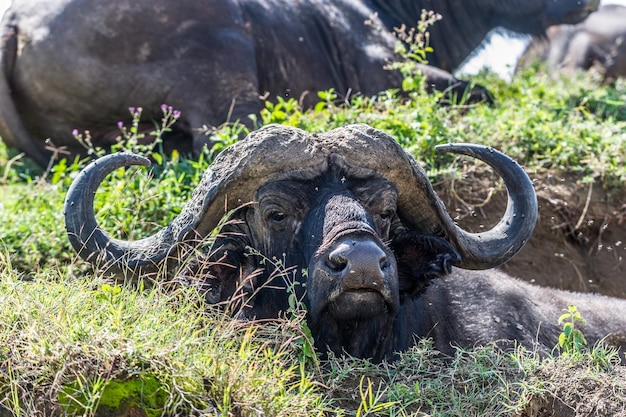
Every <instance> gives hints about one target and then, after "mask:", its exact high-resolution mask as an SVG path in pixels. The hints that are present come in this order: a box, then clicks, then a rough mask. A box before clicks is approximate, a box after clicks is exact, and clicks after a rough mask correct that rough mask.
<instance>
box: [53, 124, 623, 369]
mask: <svg viewBox="0 0 626 417" xmlns="http://www.w3.org/2000/svg"><path fill="white" fill-rule="evenodd" d="M439 150H440V151H444V152H453V153H457V154H465V155H469V156H471V157H474V158H477V159H479V160H481V161H484V162H485V163H487V164H488V165H490V166H491V167H492V168H493V169H494V170H495V172H497V173H498V174H499V175H500V176H501V177H502V179H503V182H504V184H505V186H506V189H507V191H508V196H509V197H508V204H507V208H506V211H505V213H504V214H503V216H502V218H501V219H500V220H499V223H498V224H497V225H496V226H494V227H493V228H491V229H490V230H487V231H483V232H481V233H477V234H475V233H471V232H468V231H466V230H464V229H462V228H461V227H459V226H457V225H456V224H455V223H454V221H453V220H452V218H451V217H450V215H449V214H448V212H447V211H446V209H445V207H444V204H443V203H442V201H441V200H440V199H439V197H438V196H437V194H436V193H435V192H434V191H433V188H432V186H431V184H430V182H429V181H428V178H427V176H426V174H425V173H424V172H423V171H422V169H421V168H420V167H419V166H418V164H417V162H416V161H415V160H414V159H413V158H412V157H411V156H410V155H409V154H407V153H406V152H405V151H404V150H403V149H402V148H401V147H400V145H398V144H397V142H395V140H394V139H393V138H391V137H390V136H388V135H386V134H385V133H383V132H381V131H379V130H376V129H373V128H371V127H369V126H366V125H349V126H345V127H343V128H338V129H335V130H332V131H329V132H327V133H322V134H308V133H305V132H304V131H302V130H300V129H296V128H291V127H284V126H278V125H270V126H266V127H263V128H261V129H259V130H257V131H255V132H253V133H251V134H250V135H249V136H248V137H247V138H246V139H245V140H243V141H240V142H238V143H236V144H235V145H233V146H231V147H229V148H227V149H226V150H225V151H223V153H222V154H220V155H219V156H218V157H217V159H216V160H215V162H214V163H213V164H212V165H211V166H210V167H209V168H208V169H207V171H206V172H205V174H204V176H203V178H202V180H201V182H200V184H199V185H198V187H197V188H196V190H195V191H194V193H193V195H192V197H191V199H190V201H189V202H188V203H187V204H186V205H185V206H184V208H183V209H182V211H181V213H180V214H179V215H178V216H177V217H176V218H175V219H174V220H173V221H172V223H171V224H169V225H168V226H166V227H164V228H163V229H161V230H160V231H159V232H157V233H156V234H154V235H152V236H149V237H146V238H144V239H141V240H137V241H124V240H118V239H114V238H111V237H110V236H109V235H108V234H107V233H106V232H105V231H103V230H102V229H101V227H100V226H99V225H98V223H97V221H96V219H95V216H94V208H93V203H94V194H95V192H96V190H97V188H98V186H99V184H100V183H101V182H102V180H103V179H104V178H105V177H106V175H108V173H110V172H112V171H113V170H114V169H117V168H119V167H122V166H130V165H148V164H149V162H148V160H146V159H145V158H142V157H138V156H136V155H134V154H129V153H117V154H110V155H107V156H105V157H103V158H101V159H98V160H96V161H94V162H92V163H91V164H90V165H88V166H87V167H86V168H85V169H84V170H83V171H82V172H81V173H80V174H79V175H78V176H77V177H76V179H75V180H74V182H73V184H72V185H71V187H70V189H69V190H68V193H67V196H66V201H65V219H66V227H67V233H68V236H69V239H70V241H71V243H72V246H73V247H74V249H75V250H76V251H77V252H78V253H79V255H80V256H81V257H82V258H84V259H86V260H88V261H89V262H92V263H94V264H98V265H101V266H102V267H105V268H106V269H107V270H108V271H111V272H114V273H116V274H117V275H118V276H120V277H123V278H124V279H127V280H136V279H146V278H147V277H150V278H151V279H159V280H174V281H176V282H182V283H184V284H186V285H193V286H195V287H197V288H199V289H200V290H201V291H202V293H203V294H204V297H205V299H206V301H207V303H209V304H216V305H224V304H228V305H232V304H234V305H236V306H238V307H237V308H235V310H236V312H237V314H238V316H239V317H242V318H259V319H260V318H275V317H279V316H280V315H281V314H282V313H284V312H286V311H288V308H289V296H290V294H295V295H296V296H297V297H298V299H302V300H303V302H304V304H305V305H306V310H307V321H308V323H309V326H310V328H311V331H312V334H313V337H314V340H315V346H316V348H317V349H318V350H319V351H320V352H321V353H324V352H328V351H331V352H334V353H336V354H341V353H343V352H346V353H348V354H350V355H353V356H356V357H362V358H370V359H372V360H374V361H381V360H384V359H390V358H393V357H394V353H395V352H398V351H402V350H405V349H407V348H409V347H410V346H412V345H413V344H414V343H415V340H416V338H425V337H432V338H433V340H434V344H435V346H436V348H437V349H438V350H440V351H441V352H444V353H447V354H451V353H452V352H453V349H454V346H473V345H475V344H477V343H485V342H493V341H502V342H501V343H502V346H504V347H506V346H508V344H507V342H505V341H516V342H517V343H520V344H522V345H524V346H527V347H529V348H533V349H537V350H538V351H539V352H547V351H549V350H550V349H552V348H553V347H554V346H555V344H556V341H557V339H558V334H559V331H560V329H559V328H558V326H557V323H556V319H557V318H558V317H559V315H560V314H561V313H562V311H563V309H565V308H567V306H568V305H570V304H575V305H577V306H578V307H579V308H580V310H582V311H583V312H584V315H585V316H586V318H587V320H588V323H589V326H588V327H587V328H585V334H586V336H587V339H588V340H589V343H595V342H597V341H599V340H601V339H602V338H603V337H605V336H607V335H609V334H611V336H610V339H607V340H608V341H612V342H614V344H615V345H617V346H619V347H621V348H624V347H626V338H625V337H624V336H625V335H626V333H625V331H626V317H624V315H623V314H620V312H624V311H626V300H620V299H615V298H609V297H604V296H598V295H589V294H576V293H570V292H565V291H559V290H555V289H546V288H539V287H535V286H532V285H530V284H527V283H524V282H522V281H519V280H517V279H515V278H512V277H510V276H508V275H506V274H504V273H503V272H500V271H498V270H496V269H493V268H495V267H496V266H498V265H500V264H502V263H503V262H506V261H507V260H508V259H510V258H511V257H513V256H514V255H515V254H516V253H517V252H518V251H519V250H520V249H521V248H522V247H523V246H524V244H525V242H526V241H527V240H528V239H529V237H530V236H531V234H532V232H533V229H534V226H535V223H536V220H537V200H536V196H535V191H534V188H533V185H532V183H531V181H530V179H529V178H528V176H527V175H526V173H525V172H524V170H523V168H521V167H520V166H519V165H518V164H517V163H516V162H515V161H513V160H512V159H511V158H509V157H507V156H505V155H504V154H502V153H500V152H499V151H496V150H494V149H492V148H488V147H484V146H480V145H473V144H450V145H442V146H440V147H439ZM227 213H228V218H227V221H224V220H223V217H224V216H225V215H226V214H227ZM220 224H221V225H222V226H221V228H220V230H219V233H218V234H217V235H215V236H214V235H213V231H214V229H215V228H216V227H217V226H218V225H220ZM277 270H278V271H279V272H277ZM229 303H230V304H229Z"/></svg>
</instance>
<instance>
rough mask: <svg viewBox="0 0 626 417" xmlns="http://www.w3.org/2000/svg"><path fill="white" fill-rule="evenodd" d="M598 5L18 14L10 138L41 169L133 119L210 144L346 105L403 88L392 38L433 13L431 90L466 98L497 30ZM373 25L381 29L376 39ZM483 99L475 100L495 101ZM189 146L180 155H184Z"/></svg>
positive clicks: (225, 3)
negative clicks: (279, 110)
mask: <svg viewBox="0 0 626 417" xmlns="http://www.w3.org/2000/svg"><path fill="white" fill-rule="evenodd" d="M597 5H598V0H524V1H522V0H517V1H512V0H480V1H477V2H472V3H471V4H470V3H469V2H464V1H458V0H437V1H432V0H422V1H417V0H395V1H363V0H341V1H335V2H331V1H325V0H306V1H299V2H290V1H287V0H239V1H237V0H203V1H198V0H181V1H177V2H172V1H169V0H151V1H148V0H114V1H107V2H102V1H98V0H80V1H79V0H40V1H33V0H14V1H13V4H12V6H11V8H10V9H9V11H8V12H7V13H6V14H5V16H4V19H3V23H2V27H3V29H2V30H3V39H4V43H3V48H2V63H1V64H2V65H1V66H2V69H3V76H2V77H0V118H1V119H0V135H1V136H2V138H3V139H4V141H5V142H6V143H7V144H8V145H9V146H11V147H15V148H18V149H20V150H21V151H23V152H25V153H26V154H27V155H29V156H30V157H32V158H33V159H34V160H36V161H37V162H38V163H40V164H42V165H45V164H47V163H48V161H49V158H50V154H51V151H50V150H49V149H46V147H45V145H44V141H45V139H46V138H51V139H52V140H53V142H54V144H55V145H56V146H57V147H63V148H64V150H65V152H66V153H67V154H69V155H76V154H83V153H84V152H85V149H84V148H83V147H82V146H81V145H80V144H79V143H77V141H76V139H75V138H74V136H73V135H72V133H71V132H72V131H73V130H74V129H77V130H78V131H81V132H82V131H83V130H89V131H90V134H91V136H92V141H93V143H94V144H95V145H98V146H105V147H106V146H108V145H111V144H112V143H113V142H114V141H115V139H116V137H118V136H119V133H120V132H119V129H118V128H117V127H116V125H117V122H118V121H120V120H122V121H127V120H128V119H129V114H128V111H127V109H128V108H129V107H133V106H134V107H137V106H141V107H143V121H144V123H145V125H142V126H140V129H145V130H150V129H151V128H152V122H151V121H152V120H159V119H160V118H161V117H162V114H161V110H160V108H161V105H162V104H163V103H167V104H169V105H171V106H174V107H175V108H176V109H179V110H181V111H182V115H183V117H182V118H181V119H180V120H179V122H178V123H177V126H176V130H177V132H175V135H174V136H175V137H177V138H179V139H180V137H181V135H182V136H183V137H186V138H193V142H192V143H193V145H192V146H191V143H190V142H189V141H187V142H186V143H187V147H188V148H189V147H193V148H194V149H195V150H198V149H199V148H200V147H201V146H203V145H204V144H205V143H207V142H208V141H209V139H208V138H207V136H205V134H204V133H203V132H202V131H201V128H202V127H203V126H205V125H208V126H216V125H220V124H222V123H224V122H226V121H229V120H235V119H239V118H243V119H244V120H247V115H249V114H253V113H257V112H258V111H259V110H260V109H261V107H262V106H263V101H262V100H261V99H260V98H259V96H261V95H265V94H266V93H269V96H270V98H272V99H274V98H276V97H278V96H290V97H296V98H300V97H302V96H303V95H305V94H306V93H313V95H314V93H315V92H317V91H320V90H327V89H329V88H334V89H335V90H336V91H337V92H338V93H339V94H340V95H349V94H354V93H357V92H360V93H363V94H368V95H370V94H376V93H378V92H379V91H381V90H384V89H387V88H391V87H398V86H399V85H400V83H401V77H400V75H399V74H397V73H394V72H391V71H387V70H384V69H383V66H384V65H385V64H386V63H387V61H388V60H389V59H392V58H393V57H394V47H395V42H396V40H395V38H394V37H393V36H392V35H391V32H392V30H393V28H394V27H399V26H401V25H402V24H405V25H407V26H414V25H415V24H416V22H417V21H418V20H419V18H420V15H421V12H422V9H430V10H434V11H435V12H437V13H440V14H441V15H442V16H443V21H442V22H439V23H437V24H436V25H435V26H434V27H433V28H432V37H431V45H432V46H433V47H434V50H435V52H434V53H433V54H432V55H430V56H429V57H428V59H429V61H430V63H431V64H432V65H433V66H435V67H437V68H435V67H427V66H422V68H423V70H424V72H425V73H426V75H427V77H428V85H429V87H431V88H436V89H440V90H443V89H452V91H453V93H454V94H457V95H459V96H460V95H462V94H463V93H464V91H465V90H466V87H467V85H468V84H467V83H465V82H462V81H459V80H457V79H455V78H454V77H453V76H452V75H450V74H449V73H448V72H447V71H451V70H452V69H454V68H455V67H457V66H458V65H459V64H460V63H461V62H462V61H463V60H464V59H465V58H466V57H467V56H468V55H469V54H470V53H471V52H472V50H474V48H476V47H477V46H478V45H479V44H480V42H481V41H482V39H483V38H484V36H485V35H486V34H487V33H488V32H489V31H490V30H491V29H492V28H494V27H497V26H503V27H506V28H508V29H511V30H515V31H520V32H525V33H542V32H543V31H544V30H545V28H546V27H548V26H549V25H553V24H557V23H574V22H577V21H580V20H581V19H583V18H584V17H586V16H587V15H588V14H589V13H590V12H591V11H593V10H595V9H596V8H597ZM366 20H371V22H372V24H370V25H365V24H364V22H365V21H366ZM486 95H487V93H486V91H485V90H484V89H483V88H481V87H476V88H475V89H474V90H472V92H471V94H470V98H473V99H478V100H480V99H485V97H486ZM184 143H185V142H184V141H180V142H179V143H178V144H177V146H179V147H183V149H184V148H185V147H184Z"/></svg>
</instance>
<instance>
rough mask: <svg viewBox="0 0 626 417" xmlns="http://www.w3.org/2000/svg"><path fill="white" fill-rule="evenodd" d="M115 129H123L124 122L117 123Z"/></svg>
mask: <svg viewBox="0 0 626 417" xmlns="http://www.w3.org/2000/svg"><path fill="white" fill-rule="evenodd" d="M117 127H119V128H120V129H121V128H123V127H124V122H122V121H121V120H120V121H119V122H117Z"/></svg>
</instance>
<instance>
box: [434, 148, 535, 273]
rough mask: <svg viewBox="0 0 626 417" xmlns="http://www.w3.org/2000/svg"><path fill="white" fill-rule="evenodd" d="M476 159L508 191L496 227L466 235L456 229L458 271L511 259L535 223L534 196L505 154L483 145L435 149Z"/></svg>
mask: <svg viewBox="0 0 626 417" xmlns="http://www.w3.org/2000/svg"><path fill="white" fill-rule="evenodd" d="M435 149H436V150H437V151H439V152H452V153H457V154H463V155H467V156H471V157H473V158H476V159H479V160H481V161H483V162H485V163H486V164H488V165H489V166H491V167H492V168H493V169H494V171H496V173H498V175H500V177H502V180H503V181H504V185H505V187H506V190H507V192H508V202H507V207H506V211H505V213H504V215H503V217H502V218H501V219H500V221H499V222H498V224H497V225H495V226H494V227H493V228H492V229H490V230H488V231H486V232H482V233H469V232H467V231H465V230H463V229H461V228H460V227H458V226H454V227H455V229H456V233H455V235H456V236H455V239H454V240H456V242H453V243H455V246H456V247H457V250H458V251H459V252H460V253H461V258H462V261H461V265H459V266H460V267H461V268H465V269H487V268H492V267H495V266H498V265H500V264H502V263H503V262H506V261H507V260H509V259H510V258H512V257H513V256H514V255H515V254H516V253H517V252H519V251H520V250H521V249H522V247H523V246H524V245H525V244H526V242H527V241H528V239H529V238H530V236H531V235H532V233H533V230H534V228H535V224H536V222H537V196H536V194H535V189H534V187H533V185H532V182H531V181H530V178H528V175H527V174H526V172H525V171H524V169H523V168H522V167H521V166H519V165H518V164H517V162H515V161H514V160H513V159H511V158H510V157H508V156H506V155H505V154H503V153H501V152H499V151H497V150H495V149H493V148H490V147H486V146H481V145H474V144H464V143H456V144H448V145H439V146H437V147H436V148H435Z"/></svg>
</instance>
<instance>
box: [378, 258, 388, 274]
mask: <svg viewBox="0 0 626 417" xmlns="http://www.w3.org/2000/svg"><path fill="white" fill-rule="evenodd" d="M378 264H379V265H380V270H381V271H386V270H387V269H389V267H390V266H391V263H390V262H389V260H388V259H387V256H382V257H381V258H380V260H379V262H378Z"/></svg>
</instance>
